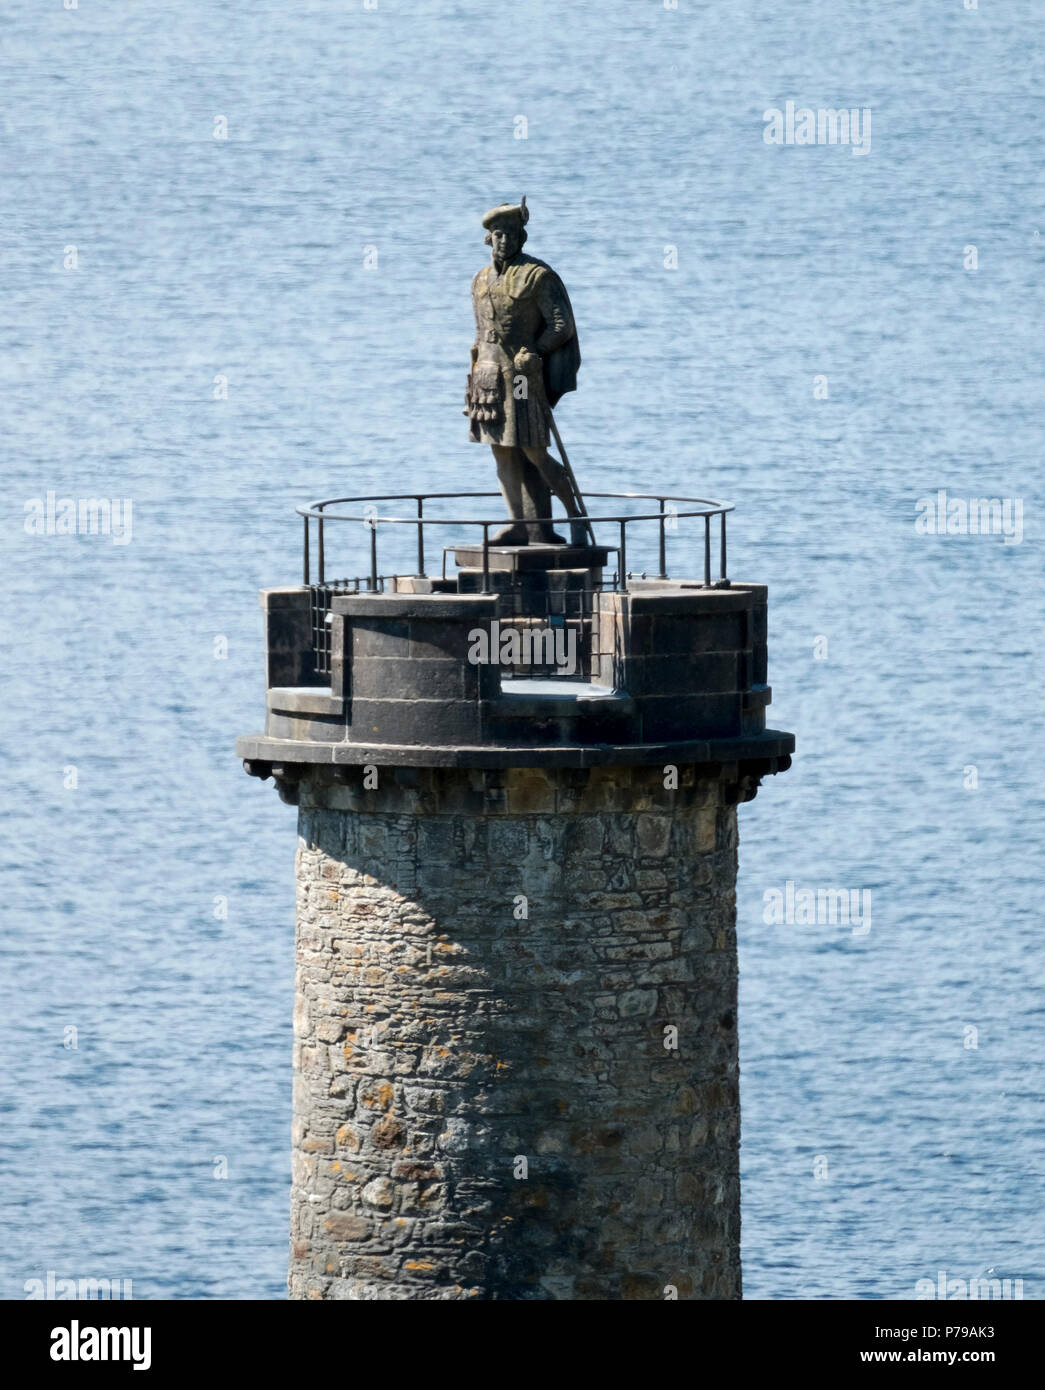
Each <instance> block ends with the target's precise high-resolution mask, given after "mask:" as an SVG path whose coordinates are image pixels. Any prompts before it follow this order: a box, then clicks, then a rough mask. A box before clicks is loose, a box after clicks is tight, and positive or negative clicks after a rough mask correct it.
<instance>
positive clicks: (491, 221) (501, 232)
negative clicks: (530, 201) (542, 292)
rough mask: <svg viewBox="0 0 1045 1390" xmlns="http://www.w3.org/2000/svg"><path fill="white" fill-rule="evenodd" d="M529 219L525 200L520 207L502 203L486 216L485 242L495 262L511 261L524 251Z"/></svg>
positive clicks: (484, 222)
mask: <svg viewBox="0 0 1045 1390" xmlns="http://www.w3.org/2000/svg"><path fill="white" fill-rule="evenodd" d="M529 217H530V212H529V209H528V208H527V206H526V199H525V198H523V200H522V202H521V203H519V204H518V206H517V205H516V204H514V203H502V204H501V206H500V207H496V208H491V209H490V211H489V212H488V213H487V214H486V216H485V217H484V218H483V226H484V227H485V228H486V238H485V240H486V244H487V246H489V247H491V248H492V250H493V255H494V259H495V260H498V261H507V260H511V258H512V256H514V255H516V254H517V253H518V252H519V251H521V250H522V248H523V245H524V244H525V242H526V223H527V222H528V221H529Z"/></svg>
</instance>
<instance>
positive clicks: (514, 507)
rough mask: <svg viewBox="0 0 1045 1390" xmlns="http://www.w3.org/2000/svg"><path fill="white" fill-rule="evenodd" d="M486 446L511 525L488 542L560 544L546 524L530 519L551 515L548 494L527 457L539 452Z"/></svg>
mask: <svg viewBox="0 0 1045 1390" xmlns="http://www.w3.org/2000/svg"><path fill="white" fill-rule="evenodd" d="M490 447H491V448H492V449H493V456H494V459H495V460H496V462H497V481H498V482H499V483H500V485H501V493H502V495H503V497H504V501H505V505H506V506H507V508H508V515H509V516H510V517H511V518H512V525H511V526H506V527H505V528H504V530H502V531H498V532H497V534H496V535H494V536H491V537H490V539H491V540H492V541H493V542H494V543H495V544H497V545H526V544H528V543H529V542H531V541H532V542H534V543H537V544H544V545H562V544H563V543H564V542H563V538H562V536H558V535H556V533H555V532H554V530H553V529H552V526H551V523H550V522H544V523H541V522H536V521H534V520H533V519H532V518H534V517H538V516H550V515H551V506H552V499H551V491H550V489H549V488H548V485H547V483H546V482H545V481H544V476H543V474H542V472H541V470H540V468H538V467H537V465H536V463H535V462H534V460H533V458H532V457H531V455H532V454H535V453H541V452H543V451H542V450H539V449H536V450H530V449H525V450H524V449H521V448H518V447H513V446H510V445H505V444H491V446H490ZM548 462H549V463H551V462H552V460H550V459H549V460H548Z"/></svg>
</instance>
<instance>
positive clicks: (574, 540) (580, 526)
mask: <svg viewBox="0 0 1045 1390" xmlns="http://www.w3.org/2000/svg"><path fill="white" fill-rule="evenodd" d="M591 538H592V531H591V527H590V526H589V525H588V523H587V522H586V521H571V522H570V544H571V545H591V543H592V539H591Z"/></svg>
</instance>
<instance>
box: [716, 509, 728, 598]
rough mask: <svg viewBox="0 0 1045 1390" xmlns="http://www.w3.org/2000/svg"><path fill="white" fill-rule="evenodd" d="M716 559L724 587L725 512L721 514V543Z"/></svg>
mask: <svg viewBox="0 0 1045 1390" xmlns="http://www.w3.org/2000/svg"><path fill="white" fill-rule="evenodd" d="M718 558H719V571H720V577H721V579H722V583H723V586H725V585H726V584H728V583H729V580H728V579H727V578H726V514H725V512H723V513H722V540H721V543H720V545H719V553H718Z"/></svg>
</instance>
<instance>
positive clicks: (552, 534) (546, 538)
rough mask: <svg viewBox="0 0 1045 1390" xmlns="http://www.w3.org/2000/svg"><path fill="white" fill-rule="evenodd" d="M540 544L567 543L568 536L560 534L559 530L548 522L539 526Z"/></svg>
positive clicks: (538, 540)
mask: <svg viewBox="0 0 1045 1390" xmlns="http://www.w3.org/2000/svg"><path fill="white" fill-rule="evenodd" d="M537 544H538V545H565V544H566V537H565V536H560V535H559V533H558V531H556V530H554V528H553V527H552V526H551V525H550V524H549V523H547V522H545V523H544V524H542V525H538V527H537Z"/></svg>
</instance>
